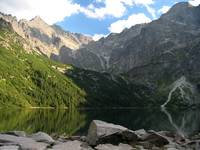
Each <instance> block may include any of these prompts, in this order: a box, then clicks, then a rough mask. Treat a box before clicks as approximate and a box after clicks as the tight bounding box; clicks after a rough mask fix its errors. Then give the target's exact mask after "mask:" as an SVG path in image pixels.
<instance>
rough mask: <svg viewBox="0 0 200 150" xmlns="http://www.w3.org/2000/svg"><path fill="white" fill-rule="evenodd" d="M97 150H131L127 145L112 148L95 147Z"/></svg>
mask: <svg viewBox="0 0 200 150" xmlns="http://www.w3.org/2000/svg"><path fill="white" fill-rule="evenodd" d="M95 149H97V150H133V147H131V146H130V145H128V144H119V145H118V146H114V145H112V144H102V145H98V146H96V147H95Z"/></svg>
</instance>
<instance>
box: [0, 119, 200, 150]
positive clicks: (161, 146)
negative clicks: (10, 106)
mask: <svg viewBox="0 0 200 150" xmlns="http://www.w3.org/2000/svg"><path fill="white" fill-rule="evenodd" d="M21 133H22V131H19V132H17V131H11V132H6V133H1V134H0V150H11V149H12V150H33V149H34V150H47V149H48V150H145V149H147V150H192V149H195V148H196V149H199V148H200V147H199V143H200V137H199V135H197V136H194V137H192V138H183V137H181V136H180V135H178V134H176V133H172V132H167V131H160V132H155V131H145V130H144V129H141V130H137V131H131V130H129V129H127V128H125V127H123V126H119V125H115V124H111V123H107V122H103V121H100V120H94V121H92V123H91V125H90V128H89V130H88V136H87V138H86V139H85V137H84V136H83V137H80V136H75V137H63V136H62V137H59V136H56V138H55V139H54V140H53V139H52V138H51V137H50V136H49V135H48V134H46V133H43V132H38V133H35V134H32V135H26V136H24V134H21ZM15 134H16V135H15ZM105 138H107V139H108V138H109V140H107V141H105ZM116 141H117V142H116Z"/></svg>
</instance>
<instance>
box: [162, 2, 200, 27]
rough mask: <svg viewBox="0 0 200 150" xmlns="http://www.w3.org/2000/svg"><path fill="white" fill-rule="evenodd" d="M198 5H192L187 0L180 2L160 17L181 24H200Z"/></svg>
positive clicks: (199, 7) (199, 8)
mask: <svg viewBox="0 0 200 150" xmlns="http://www.w3.org/2000/svg"><path fill="white" fill-rule="evenodd" d="M199 15H200V6H197V7H195V6H193V5H191V4H190V3H188V2H180V3H177V4H175V5H174V6H173V7H172V8H171V9H170V10H169V11H168V12H167V13H166V14H164V15H163V16H162V17H161V18H162V19H167V20H171V21H175V22H179V23H183V24H193V25H199V24H200V18H199Z"/></svg>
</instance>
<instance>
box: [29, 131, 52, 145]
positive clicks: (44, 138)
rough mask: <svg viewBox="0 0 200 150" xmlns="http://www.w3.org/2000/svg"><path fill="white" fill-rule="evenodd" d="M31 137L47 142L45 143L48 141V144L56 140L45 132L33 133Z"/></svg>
mask: <svg viewBox="0 0 200 150" xmlns="http://www.w3.org/2000/svg"><path fill="white" fill-rule="evenodd" d="M30 137H31V138H32V139H34V140H35V141H37V142H45V143H48V144H51V143H54V142H55V141H54V140H53V139H52V137H50V136H49V135H48V134H46V133H44V132H37V133H35V134H32V135H31V136H30Z"/></svg>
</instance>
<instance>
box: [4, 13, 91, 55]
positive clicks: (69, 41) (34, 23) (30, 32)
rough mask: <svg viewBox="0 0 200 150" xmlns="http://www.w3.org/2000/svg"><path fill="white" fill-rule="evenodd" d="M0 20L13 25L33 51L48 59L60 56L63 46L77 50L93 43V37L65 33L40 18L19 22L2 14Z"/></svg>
mask: <svg viewBox="0 0 200 150" xmlns="http://www.w3.org/2000/svg"><path fill="white" fill-rule="evenodd" d="M0 18H2V19H4V20H5V21H7V22H9V23H11V26H12V28H13V29H14V31H15V32H16V33H17V34H19V35H20V36H21V37H23V38H24V39H26V40H27V42H29V43H30V45H31V48H32V49H34V50H35V51H39V52H40V53H42V54H44V55H46V56H48V57H50V56H51V55H53V54H58V53H59V51H60V49H61V48H62V47H63V46H65V47H68V48H70V49H71V50H76V49H78V48H80V47H81V46H82V45H84V44H88V43H89V42H90V41H92V38H91V37H87V36H84V35H82V34H78V33H71V32H68V31H64V30H63V29H62V28H60V27H59V26H57V25H48V24H47V23H46V22H44V21H43V20H42V18H40V17H39V16H36V17H34V18H33V19H31V20H25V19H22V20H19V21H18V20H17V18H16V17H13V16H11V15H7V14H4V13H0Z"/></svg>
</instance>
